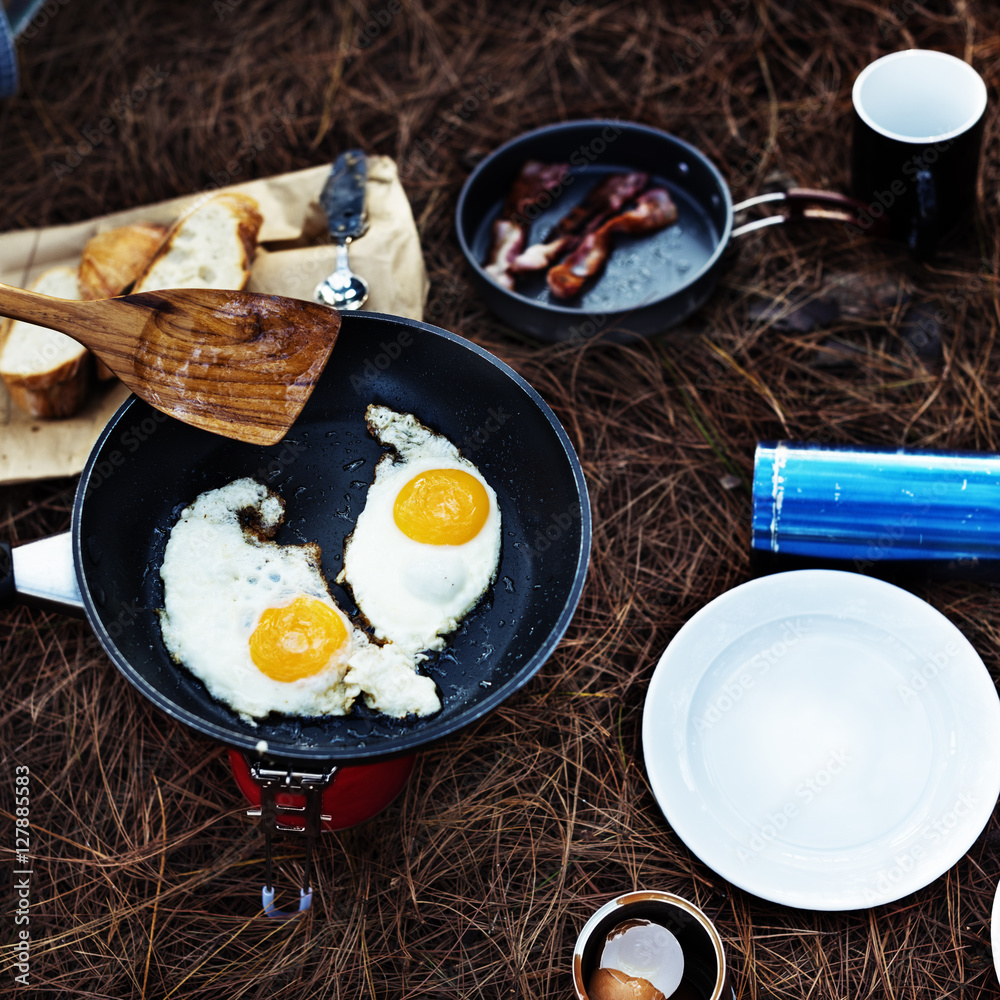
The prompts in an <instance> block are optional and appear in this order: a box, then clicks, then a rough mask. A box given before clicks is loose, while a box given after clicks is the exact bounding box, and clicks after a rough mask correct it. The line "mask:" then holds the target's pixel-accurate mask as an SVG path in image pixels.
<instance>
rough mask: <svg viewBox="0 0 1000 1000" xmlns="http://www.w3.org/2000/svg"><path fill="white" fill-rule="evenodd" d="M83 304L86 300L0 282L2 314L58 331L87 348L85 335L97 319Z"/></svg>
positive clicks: (0, 307) (0, 314) (0, 310)
mask: <svg viewBox="0 0 1000 1000" xmlns="http://www.w3.org/2000/svg"><path fill="white" fill-rule="evenodd" d="M81 306H82V303H80V302H77V301H75V300H73V299H57V298H53V296H51V295H42V293H41V292H29V291H27V290H26V289H24V288H15V287H14V286H13V285H2V284H0V316H8V317H10V319H17V320H22V321H23V322H25V323H34V324H35V325H36V326H44V327H47V328H48V329H50V330H58V331H59V332H60V333H65V334H66V335H67V336H69V337H72V338H73V339H74V340H78V341H80V343H81V344H83V345H84V346H85V347H86V346H89V345H88V344H87V342H86V340H85V339H84V337H85V336H86V329H87V328H88V327H89V325H90V323H91V322H92V321H93V319H92V312H90V311H88V310H87V309H86V308H85V307H84V308H81ZM81 326H82V327H83V328H84V329H83V331H81V329H80V328H81ZM81 333H82V334H83V335H82V336H81V335H80V334H81Z"/></svg>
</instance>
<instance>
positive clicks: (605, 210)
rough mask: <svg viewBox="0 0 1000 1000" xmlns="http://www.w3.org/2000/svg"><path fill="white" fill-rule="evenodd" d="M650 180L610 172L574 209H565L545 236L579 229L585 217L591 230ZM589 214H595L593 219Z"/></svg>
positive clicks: (620, 207)
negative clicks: (563, 213) (567, 210)
mask: <svg viewBox="0 0 1000 1000" xmlns="http://www.w3.org/2000/svg"><path fill="white" fill-rule="evenodd" d="M648 183H649V174H644V173H641V172H640V171H636V172H634V173H630V174H612V175H611V176H610V177H606V178H605V179H604V180H603V181H601V182H600V183H599V184H595V185H594V187H592V188H591V189H590V191H588V192H587V197H586V198H584V199H583V201H581V202H580V204H579V205H577V206H576V208H574V209H572V210H571V211H569V212H567V214H566V215H564V216H563V217H562V218H561V219H560V220H559V222H557V223H556V225H555V226H554V227H553V229H552V230H551V232H550V233H549V234H548V236H547V237H546V240H547V241H552V240H553V239H555V238H556V237H559V236H566V235H568V234H569V233H576V232H579V231H580V229H582V228H583V226H584V224H585V223H587V222H588V220H592V221H591V223H590V225H588V226H587V230H588V231H593V230H594V229H596V228H597V227H598V226H599V225H600V224H601V223H603V222H604V220H605V219H607V218H610V217H611V216H612V215H614V214H615V212H620V211H621V210H622V208H624V207H625V205H627V204H628V203H629V202H630V201H631V200H632V199H633V198H635V197H636V195H638V194H639V192H640V191H642V190H643V189H644V188H645V187H646V185H647V184H648ZM592 217H596V218H593V219H592Z"/></svg>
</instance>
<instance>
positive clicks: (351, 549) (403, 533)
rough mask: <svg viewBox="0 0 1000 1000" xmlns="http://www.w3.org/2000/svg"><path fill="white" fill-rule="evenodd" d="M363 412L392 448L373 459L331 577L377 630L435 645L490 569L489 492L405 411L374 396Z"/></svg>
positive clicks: (495, 553)
mask: <svg viewBox="0 0 1000 1000" xmlns="http://www.w3.org/2000/svg"><path fill="white" fill-rule="evenodd" d="M365 417H366V420H367V422H368V428H369V430H370V431H371V433H372V434H373V435H374V437H375V438H376V439H377V440H378V441H379V442H380V443H381V444H382V445H383V446H385V447H386V448H389V449H390V451H388V452H387V453H386V454H385V455H383V457H382V458H381V459H380V460H379V462H378V464H377V465H376V467H375V475H374V478H373V481H372V484H371V486H370V487H369V488H368V496H367V499H366V500H365V506H364V509H363V510H362V512H361V514H360V515H359V517H358V519H357V523H356V524H355V527H354V531H353V532H352V533H351V535H350V536H349V537H348V539H347V541H346V542H345V546H344V568H343V570H342V571H341V573H340V575H339V576H338V577H337V580H338V582H341V583H345V584H346V585H347V586H349V587H350V589H351V592H352V594H353V595H354V599H355V601H356V602H357V605H358V608H359V609H360V611H361V613H362V614H363V615H364V616H365V618H366V619H367V620H368V622H369V623H370V625H371V626H372V629H373V630H374V633H375V636H376V637H377V638H379V639H385V640H389V641H390V642H392V643H393V644H394V645H396V646H399V647H402V648H403V649H406V650H410V651H416V650H435V649H441V648H443V647H444V644H445V636H447V635H449V634H450V633H452V632H454V631H455V629H457V628H458V626H459V623H460V622H461V620H462V618H463V617H464V616H465V615H466V614H468V612H469V611H470V610H471V609H472V608H473V607H474V606H475V604H476V603H477V602H478V601H479V599H480V598H481V597H482V595H483V593H484V592H485V590H486V588H487V587H488V586H489V585H490V584H491V583H492V582H493V580H494V578H495V577H496V572H497V566H498V563H499V559H500V511H499V508H498V507H497V497H496V493H495V492H494V490H493V488H492V487H491V486H490V485H489V483H487V482H486V480H485V479H484V478H483V475H482V473H480V471H479V470H478V469H477V468H476V467H475V465H473V464H472V462H470V461H468V459H465V458H463V457H462V455H461V454H460V452H459V450H458V448H456V447H455V445H454V444H452V442H451V441H449V440H448V439H447V438H446V437H444V436H442V435H441V434H437V433H435V432H434V431H432V430H430V429H429V428H428V427H425V426H424V425H423V424H421V423H420V422H419V421H418V420H417V419H416V417H414V416H413V415H412V414H408V413H397V412H396V411H395V410H391V409H389V408H388V407H385V406H375V405H372V406H369V407H368V409H367V410H366V411H365Z"/></svg>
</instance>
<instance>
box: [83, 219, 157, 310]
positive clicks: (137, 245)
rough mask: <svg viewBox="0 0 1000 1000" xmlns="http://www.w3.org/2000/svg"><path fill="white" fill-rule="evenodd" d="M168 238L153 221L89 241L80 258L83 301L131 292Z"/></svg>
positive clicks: (126, 227) (124, 227)
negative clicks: (129, 290) (131, 287)
mask: <svg viewBox="0 0 1000 1000" xmlns="http://www.w3.org/2000/svg"><path fill="white" fill-rule="evenodd" d="M166 235H167V227H166V226H159V225H156V224H155V223H152V222H148V223H147V222H143V223H138V224H136V225H132V226H117V227H116V228H115V229H108V230H106V231H105V232H103V233H98V234H97V235H96V236H93V237H91V239H89V240H88V241H87V244H86V246H85V247H84V248H83V254H82V256H81V257H80V276H79V282H80V298H81V299H108V298H111V297H112V296H115V295H121V294H123V293H124V292H125V291H127V290H128V289H129V287H130V286H131V285H132V283H133V282H134V281H135V279H136V278H138V277H139V275H140V274H142V272H143V271H145V270H146V268H147V267H149V263H150V261H151V260H152V259H153V256H154V254H155V253H156V251H157V250H158V249H159V248H160V244H162V243H163V240H164V239H165V238H166Z"/></svg>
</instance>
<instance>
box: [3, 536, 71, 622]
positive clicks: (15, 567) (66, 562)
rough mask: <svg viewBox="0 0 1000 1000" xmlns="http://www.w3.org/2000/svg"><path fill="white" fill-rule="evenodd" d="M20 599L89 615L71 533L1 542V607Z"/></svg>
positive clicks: (7, 606)
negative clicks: (74, 558)
mask: <svg viewBox="0 0 1000 1000" xmlns="http://www.w3.org/2000/svg"><path fill="white" fill-rule="evenodd" d="M18 602H20V603H22V604H32V605H34V606H35V607H39V608H48V609H50V610H53V611H61V612H62V613H63V614H66V615H72V616H73V617H75V618H85V617H86V611H85V610H84V607H83V595H82V594H81V593H80V585H79V583H78V582H77V579H76V564H75V562H74V560H73V536H72V534H71V533H70V532H68V531H66V532H63V534H61V535H51V536H50V537H49V538H39V539H38V540H37V541H34V542H25V543H24V544H23V545H17V546H12V545H10V543H9V542H0V608H9V607H12V606H13V605H14V604H15V603H18Z"/></svg>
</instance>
